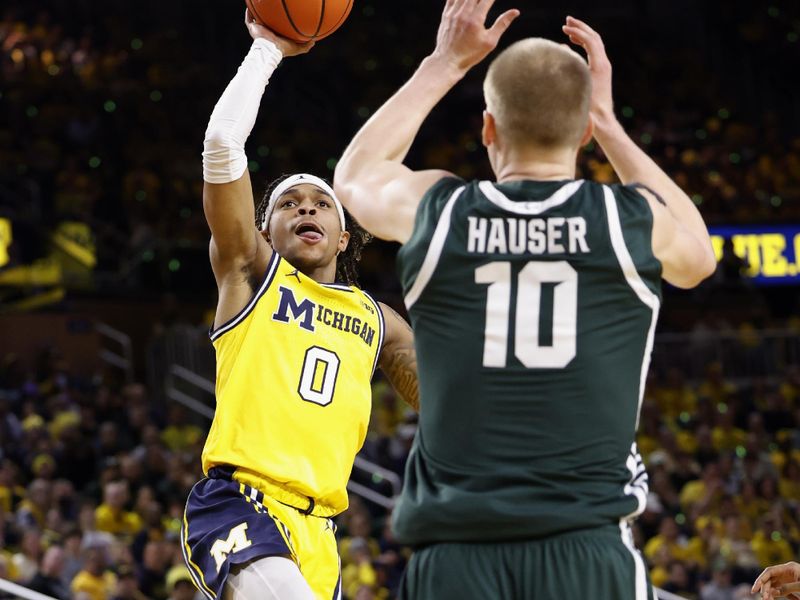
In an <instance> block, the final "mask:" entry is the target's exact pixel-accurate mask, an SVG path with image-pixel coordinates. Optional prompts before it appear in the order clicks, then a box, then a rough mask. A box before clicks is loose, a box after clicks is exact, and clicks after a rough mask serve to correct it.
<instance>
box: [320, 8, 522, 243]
mask: <svg viewBox="0 0 800 600" xmlns="http://www.w3.org/2000/svg"><path fill="white" fill-rule="evenodd" d="M492 4H494V0H479V1H475V0H447V3H446V5H445V8H444V12H443V14H442V21H441V24H440V26H439V32H438V34H437V38H436V48H435V50H434V51H433V53H432V54H431V55H430V56H428V57H427V58H425V59H424V60H423V61H422V63H421V64H420V66H419V68H418V69H417V71H416V72H415V73H414V75H412V77H411V79H410V80H409V81H408V82H407V83H406V84H405V85H404V86H403V87H402V88H400V90H399V91H398V92H397V93H396V94H395V95H394V96H392V97H391V98H390V99H389V100H388V101H387V102H386V103H385V104H384V105H383V106H382V107H381V108H380V109H379V110H378V111H377V112H376V113H375V114H374V115H373V116H372V118H371V119H370V120H369V121H367V123H366V124H365V125H364V126H363V127H362V128H361V130H360V131H359V132H358V133H357V134H356V136H355V137H354V138H353V141H352V142H351V143H350V145H349V146H348V147H347V150H345V152H344V155H343V156H342V158H341V160H340V161H339V163H338V165H337V167H336V173H335V176H334V188H335V190H336V194H337V195H338V196H339V198H340V199H341V200H342V202H343V203H344V205H345V206H346V207H347V209H348V210H349V211H350V212H351V213H352V214H353V216H354V217H355V218H356V219H358V221H359V222H360V223H361V224H362V225H363V226H364V228H365V229H367V231H369V232H370V233H372V234H373V235H375V236H377V237H379V238H382V239H387V240H394V241H398V242H401V243H403V242H406V241H407V240H408V238H409V237H410V236H411V231H412V229H413V228H414V216H415V214H416V209H417V205H418V204H419V201H420V200H421V198H422V196H423V194H424V193H425V192H426V191H427V190H428V188H430V187H431V186H432V185H433V184H434V183H436V182H437V181H438V180H439V179H441V178H442V177H446V176H448V175H450V173H448V172H446V171H440V170H432V171H419V172H413V171H411V170H410V169H408V168H407V167H405V166H404V165H403V160H404V159H405V157H406V154H407V153H408V149H409V148H410V147H411V144H412V142H413V141H414V138H415V137H416V135H417V132H418V131H419V128H420V126H421V125H422V122H423V121H424V120H425V118H426V117H427V116H428V114H429V113H430V112H431V110H433V107H434V106H436V104H437V103H438V102H439V101H440V100H441V99H442V98H443V97H444V95H445V94H446V93H447V92H448V91H450V89H451V88H452V87H453V86H454V85H455V84H456V83H458V82H459V81H460V80H461V78H462V77H463V76H464V75H465V74H466V73H467V71H469V70H470V69H471V68H472V67H473V66H475V65H476V64H478V63H479V62H481V61H482V60H483V59H484V58H486V56H487V55H488V54H489V53H490V52H491V51H492V50H494V48H495V47H496V46H497V43H498V42H499V40H500V37H501V36H502V34H503V33H504V32H505V31H506V29H508V27H509V25H511V22H512V21H513V20H514V19H515V18H516V17H517V16H518V15H519V11H516V10H509V11H506V12H505V13H503V14H502V15H500V17H499V18H498V19H497V21H495V23H494V25H492V27H490V28H488V29H487V28H486V26H485V23H486V16H487V14H488V12H489V9H490V8H491V7H492Z"/></svg>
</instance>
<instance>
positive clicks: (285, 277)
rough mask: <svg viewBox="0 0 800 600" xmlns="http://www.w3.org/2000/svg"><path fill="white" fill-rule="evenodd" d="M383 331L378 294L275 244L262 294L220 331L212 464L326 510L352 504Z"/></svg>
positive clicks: (289, 499)
mask: <svg viewBox="0 0 800 600" xmlns="http://www.w3.org/2000/svg"><path fill="white" fill-rule="evenodd" d="M383 336H384V323H383V315H382V313H381V310H380V308H379V306H378V304H377V303H376V302H375V301H374V300H373V299H372V298H371V297H370V296H369V295H367V294H366V293H364V292H363V291H361V290H359V289H358V288H355V287H349V286H345V285H339V284H320V283H317V282H315V281H314V280H312V279H311V278H309V277H307V276H306V275H304V274H303V273H300V272H298V270H297V269H295V268H294V267H293V266H291V265H290V264H289V263H288V262H287V261H286V260H284V259H282V258H281V257H280V256H278V254H277V253H273V256H272V258H271V259H270V262H269V266H268V268H267V273H266V275H265V277H264V281H263V282H262V284H261V286H260V287H259V289H258V291H257V292H256V294H255V295H254V297H253V299H252V300H251V301H250V302H249V303H248V305H247V306H246V307H245V308H244V309H243V310H242V311H241V313H239V314H238V315H237V316H236V317H234V318H233V319H231V320H230V321H229V322H228V323H226V324H225V325H223V326H221V327H219V328H218V329H217V330H216V331H213V332H212V333H211V340H212V343H213V344H214V349H215V350H216V355H217V383H216V397H217V408H216V413H215V415H214V422H213V423H212V425H211V431H210V432H209V435H208V439H207V440H206V445H205V448H204V449H203V471H204V472H205V473H206V474H207V473H208V471H209V469H211V468H212V467H223V466H227V467H233V468H235V472H234V474H233V478H234V479H235V480H237V481H240V482H242V483H245V484H246V485H249V486H251V487H254V488H256V489H259V490H262V491H264V492H265V494H267V495H269V496H272V497H274V498H276V499H277V500H279V501H281V502H284V503H286V504H289V505H291V506H295V507H296V508H299V509H301V510H304V509H305V510H309V511H310V509H311V508H312V507H313V512H312V513H311V514H315V515H318V516H332V515H334V514H338V513H340V512H342V511H343V510H345V509H346V508H347V490H346V485H347V480H348V478H349V477H350V472H351V469H352V466H353V459H354V457H355V455H356V453H357V452H358V451H359V449H360V448H361V446H362V444H363V443H364V438H365V436H366V432H367V425H368V423H369V416H370V406H371V389H370V380H371V378H372V374H373V372H374V370H375V367H376V365H377V361H378V355H379V353H380V349H381V346H382V344H383Z"/></svg>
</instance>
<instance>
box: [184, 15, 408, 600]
mask: <svg viewBox="0 0 800 600" xmlns="http://www.w3.org/2000/svg"><path fill="white" fill-rule="evenodd" d="M246 21H247V27H248V30H249V32H250V34H251V36H252V37H253V39H254V41H253V45H252V48H251V49H250V52H249V54H248V55H247V57H246V58H245V60H244V62H243V63H242V65H241V67H240V68H239V71H238V73H237V74H236V76H235V77H234V78H233V80H232V81H231V82H230V84H229V85H228V87H227V88H226V90H225V92H224V93H223V95H222V97H221V98H220V100H219V102H218V103H217V105H216V107H215V108H214V112H213V114H212V115H211V119H210V121H209V125H208V129H207V131H206V140H205V148H204V152H203V177H204V180H205V184H204V190H203V206H204V209H205V214H206V218H207V220H208V224H209V226H210V228H211V233H212V238H211V249H210V254H211V266H212V268H213V271H214V276H215V278H216V280H217V286H218V288H219V302H218V305H217V312H216V317H215V321H214V327H213V329H212V332H211V339H212V342H213V345H214V348H215V350H216V355H217V384H216V396H217V409H216V414H215V416H214V422H213V424H212V426H211V431H210V433H209V436H208V439H207V440H206V445H205V448H204V450H203V471H204V473H205V474H206V476H207V477H206V478H205V479H203V480H202V481H200V482H199V483H198V484H197V485H195V487H194V488H193V489H192V492H191V493H190V495H189V498H188V500H187V504H186V512H185V515H184V524H183V530H182V546H183V551H184V555H185V559H186V563H187V565H188V567H189V570H190V572H191V573H192V577H193V579H194V582H195V584H196V585H197V587H198V588H199V589H200V590H201V591H202V592H203V593H204V594H205V595H206V596H208V597H209V598H218V597H222V598H234V599H240V598H247V599H252V598H259V599H272V600H277V599H280V600H311V599H318V600H320V599H325V600H329V599H332V598H333V599H336V598H341V581H340V573H339V571H340V569H339V557H338V554H337V546H336V539H335V537H334V525H333V522H332V521H331V518H332V517H333V516H334V515H337V514H339V513H340V512H342V511H344V510H345V509H346V508H347V491H346V484H347V480H348V478H349V476H350V471H351V469H352V465H353V459H354V457H355V455H356V453H357V452H358V451H359V449H360V448H361V445H362V443H363V441H364V437H365V435H366V431H367V425H368V422H369V416H370V406H371V389H370V380H371V378H372V374H373V371H374V369H375V367H376V365H380V366H381V368H382V369H383V370H384V372H385V373H386V375H387V377H388V378H389V380H390V381H391V382H392V384H393V385H394V386H395V388H396V389H397V390H398V391H399V392H400V394H401V395H402V396H403V397H404V399H405V400H406V401H407V402H409V404H411V405H412V406H414V407H415V408H417V403H418V399H417V382H416V355H415V352H414V346H413V339H412V335H411V330H410V328H409V327H408V325H407V324H406V323H405V321H403V320H402V319H401V318H400V317H398V316H397V314H396V313H394V312H393V311H391V310H389V309H387V307H386V306H384V305H382V304H380V303H377V302H375V301H374V300H373V299H372V298H371V297H370V296H369V295H367V294H366V293H364V292H363V291H361V290H360V289H358V288H357V287H355V286H354V285H353V284H354V283H355V270H354V266H355V263H356V262H357V260H358V258H359V256H360V252H361V246H362V245H363V243H364V242H365V241H366V240H367V239H368V236H367V234H366V233H364V231H363V230H362V229H361V228H360V227H359V226H358V225H357V224H356V223H355V222H354V221H353V220H352V219H350V218H349V215H346V214H345V212H344V210H343V209H342V205H341V204H340V203H339V201H338V199H337V198H336V196H335V194H334V192H333V190H332V189H331V188H330V186H329V185H328V184H327V183H326V182H325V181H323V180H321V179H319V178H317V177H314V176H313V175H307V174H301V175H294V176H292V177H289V178H287V179H284V180H282V181H280V182H279V183H278V184H277V186H276V187H274V189H272V191H271V192H269V193H268V194H267V196H266V197H265V199H264V200H263V201H262V203H261V205H260V207H259V210H258V214H256V211H255V210H254V206H253V195H252V190H251V186H250V178H249V175H248V172H247V158H246V156H245V154H244V142H245V140H246V139H247V137H248V135H249V133H250V130H251V129H252V126H253V123H254V122H255V118H256V113H257V111H258V106H259V102H260V98H261V95H262V94H263V92H264V88H265V86H266V84H267V81H268V79H269V77H270V75H271V74H272V72H273V71H274V69H275V67H276V66H277V65H278V63H279V62H280V60H281V59H282V58H283V57H284V56H292V55H295V54H300V53H303V52H306V51H308V49H309V47H310V46H309V45H305V46H302V45H298V44H295V43H292V42H289V41H287V40H284V39H282V38H280V37H278V36H276V35H274V34H273V33H272V32H270V31H269V30H267V29H265V28H264V27H262V26H260V25H257V24H255V23H254V22H252V19H250V18H249V15H248V18H247V19H246ZM337 275H338V278H337Z"/></svg>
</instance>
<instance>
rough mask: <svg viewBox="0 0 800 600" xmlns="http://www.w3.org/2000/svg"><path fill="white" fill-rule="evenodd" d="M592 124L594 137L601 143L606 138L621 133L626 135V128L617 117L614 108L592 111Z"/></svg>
mask: <svg viewBox="0 0 800 600" xmlns="http://www.w3.org/2000/svg"><path fill="white" fill-rule="evenodd" d="M592 124H593V126H594V137H595V139H597V141H598V142H600V143H602V140H603V139H604V138H610V137H616V136H619V135H620V134H622V135H625V129H624V128H623V127H622V124H621V123H620V122H619V120H618V119H617V116H616V115H615V114H614V111H613V109H612V110H602V111H592Z"/></svg>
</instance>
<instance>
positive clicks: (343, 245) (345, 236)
mask: <svg viewBox="0 0 800 600" xmlns="http://www.w3.org/2000/svg"><path fill="white" fill-rule="evenodd" d="M349 243H350V232H349V231H343V232H342V233H340V234H339V244H338V245H337V252H336V254H341V253H342V252H344V251H345V250H347V245H348V244H349Z"/></svg>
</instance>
